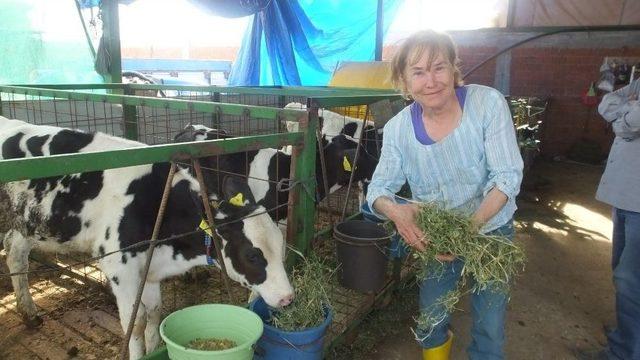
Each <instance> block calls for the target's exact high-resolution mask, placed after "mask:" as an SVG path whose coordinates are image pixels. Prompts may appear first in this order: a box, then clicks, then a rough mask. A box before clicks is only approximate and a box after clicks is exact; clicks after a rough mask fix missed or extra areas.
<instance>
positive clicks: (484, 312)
mask: <svg viewBox="0 0 640 360" xmlns="http://www.w3.org/2000/svg"><path fill="white" fill-rule="evenodd" d="M489 234H491V235H502V236H506V237H507V238H509V239H510V240H513V235H514V230H513V221H509V222H508V223H507V224H505V225H503V226H502V227H500V228H498V229H496V230H494V231H491V232H490V233H489ZM463 265H464V262H463V261H462V260H460V259H456V260H454V261H452V262H444V263H443V264H442V268H443V269H442V270H443V271H442V272H440V269H438V270H436V271H437V272H438V276H434V277H430V278H427V279H425V280H424V281H423V282H422V283H421V284H420V309H421V310H423V311H424V310H425V309H429V310H430V312H431V313H432V314H442V316H443V317H444V320H443V321H441V322H440V323H439V324H438V325H436V326H435V327H434V328H433V329H432V331H431V333H430V334H425V333H421V332H420V331H418V332H417V335H418V337H419V338H421V339H422V340H421V341H420V345H421V346H422V347H423V348H432V347H437V346H440V345H442V344H444V343H445V342H446V341H447V339H448V334H447V331H448V330H449V320H450V315H449V314H446V313H445V310H444V308H443V307H440V308H439V309H438V307H435V306H433V304H435V303H436V302H437V300H438V298H440V297H441V296H442V295H444V294H446V293H447V292H449V291H451V290H455V289H456V287H457V284H458V280H459V279H460V273H461V271H462V267H463ZM507 301H508V294H504V293H499V292H494V291H491V290H484V291H479V292H477V293H475V292H474V293H472V294H471V314H472V316H473V327H472V328H471V338H472V342H471V344H470V345H469V347H468V348H467V352H468V354H469V358H470V359H483V360H486V359H503V358H504V354H503V351H502V348H503V345H504V318H505V312H506V308H507ZM427 335H428V336H427Z"/></svg>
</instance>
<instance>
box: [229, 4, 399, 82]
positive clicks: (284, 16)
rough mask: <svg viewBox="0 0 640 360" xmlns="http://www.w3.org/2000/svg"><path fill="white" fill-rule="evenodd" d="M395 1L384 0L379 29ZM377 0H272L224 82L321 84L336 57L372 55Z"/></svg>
mask: <svg viewBox="0 0 640 360" xmlns="http://www.w3.org/2000/svg"><path fill="white" fill-rule="evenodd" d="M401 2H402V1H401V0H384V10H383V11H384V32H386V30H387V29H388V27H389V24H390V23H391V20H392V19H393V17H394V15H395V13H396V11H397V9H398V7H399V5H400V4H401ZM376 19H377V1H372V0H351V1H319V0H315V1H314V0H272V1H271V3H270V4H269V6H268V7H267V8H266V9H264V10H263V11H261V12H259V13H257V14H256V15H254V18H253V22H252V24H251V26H250V28H249V29H247V32H246V33H245V37H244V39H243V44H242V48H241V49H240V53H239V54H238V58H237V60H236V62H235V63H234V67H233V69H232V71H231V75H230V78H229V84H230V85H243V86H248V85H252V86H253V85H302V86H316V85H326V84H327V83H328V82H329V79H330V78H331V74H332V73H333V70H334V69H335V67H336V64H337V63H338V62H339V61H370V60H373V58H374V52H375V40H376Z"/></svg>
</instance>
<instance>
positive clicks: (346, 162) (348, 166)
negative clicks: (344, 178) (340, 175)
mask: <svg viewBox="0 0 640 360" xmlns="http://www.w3.org/2000/svg"><path fill="white" fill-rule="evenodd" d="M342 167H343V168H344V171H351V164H350V163H349V159H347V155H345V156H344V157H343V158H342Z"/></svg>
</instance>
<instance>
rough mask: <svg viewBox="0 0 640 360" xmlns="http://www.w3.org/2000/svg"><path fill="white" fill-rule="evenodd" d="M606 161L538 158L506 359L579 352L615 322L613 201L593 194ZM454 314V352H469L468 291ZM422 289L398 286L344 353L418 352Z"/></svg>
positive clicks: (522, 232)
mask: <svg viewBox="0 0 640 360" xmlns="http://www.w3.org/2000/svg"><path fill="white" fill-rule="evenodd" d="M602 171H603V169H602V167H598V166H589V165H581V164H574V163H564V162H563V163H544V162H542V163H539V164H537V165H536V167H535V169H534V175H535V176H532V178H534V179H536V181H535V182H536V183H538V184H539V185H540V184H542V185H543V186H537V187H536V188H534V189H533V190H531V191H527V192H525V193H523V195H522V196H521V197H520V200H519V204H518V206H519V210H518V212H517V214H516V220H517V226H518V233H517V236H516V242H518V243H519V244H521V245H522V246H524V248H525V250H526V254H527V259H528V261H527V266H526V270H525V272H524V274H523V275H522V276H521V277H520V278H518V280H517V283H516V284H515V287H514V289H513V291H512V296H511V302H510V303H509V308H508V314H507V324H506V334H507V338H506V346H505V352H506V358H507V359H527V360H529V359H574V358H575V356H574V355H573V351H574V349H576V348H596V347H599V346H602V344H604V343H605V337H604V333H603V325H605V324H612V323H613V322H614V302H613V286H612V284H611V269H610V265H609V262H610V256H611V255H610V252H611V228H612V225H611V221H610V208H609V207H608V206H606V205H604V204H602V203H599V202H598V201H596V200H595V199H594V194H595V191H596V187H597V184H598V181H599V178H600V175H601V174H602ZM459 307H460V308H461V310H459V311H457V312H456V313H454V315H453V320H452V326H453V328H454V331H455V336H456V338H455V341H454V345H453V351H452V358H453V359H466V358H467V355H466V352H465V348H466V346H468V344H469V343H470V335H469V329H470V324H471V316H470V313H469V303H468V299H465V300H463V301H461V304H460V306H459ZM416 315H417V290H416V287H415V286H410V287H408V288H406V289H404V290H403V291H401V292H400V293H399V294H398V295H397V296H396V297H395V298H394V299H393V301H392V303H391V304H390V306H389V307H387V308H386V309H384V310H381V311H378V312H376V313H374V314H372V315H371V316H370V318H369V319H368V320H367V321H366V322H365V323H364V324H363V325H362V326H361V327H360V328H359V335H358V337H357V338H356V340H355V342H354V343H352V344H351V345H350V346H343V347H341V348H338V349H336V350H335V352H334V353H333V354H332V357H333V358H336V359H342V358H349V359H358V358H362V359H389V360H390V359H403V360H404V359H406V360H411V359H420V358H421V357H420V349H419V348H418V346H417V344H416V343H415V342H414V341H413V335H412V333H411V331H410V328H411V327H413V326H414V320H413V317H414V316H416Z"/></svg>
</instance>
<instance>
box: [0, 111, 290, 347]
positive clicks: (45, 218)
mask: <svg viewBox="0 0 640 360" xmlns="http://www.w3.org/2000/svg"><path fill="white" fill-rule="evenodd" d="M0 144H1V151H2V153H1V157H0V159H15V158H24V157H34V156H47V155H55V154H64V153H76V152H90V151H101V150H109V149H122V148H131V147H137V146H145V145H144V144H141V143H137V142H133V141H129V140H125V139H121V138H117V137H112V136H109V135H105V134H102V133H91V134H90V133H83V132H79V131H74V130H69V129H62V128H57V127H50V126H36V125H30V124H27V123H24V122H22V121H18V120H8V119H5V118H2V117H0ZM169 167H170V165H169V164H168V163H159V164H153V165H143V166H134V167H127V168H120V169H110V170H104V171H94V172H87V173H82V174H74V175H67V176H56V177H50V178H45V179H36V180H29V181H16V182H11V183H6V184H0V200H1V201H2V202H1V203H0V210H1V211H3V212H11V214H12V215H11V216H8V217H7V216H3V217H0V219H4V221H9V222H10V223H9V224H0V230H3V231H4V232H5V233H4V234H0V236H1V237H3V238H4V247H5V250H6V253H7V265H8V267H9V269H10V271H11V272H24V271H27V270H28V267H29V262H28V255H29V252H30V251H31V250H32V249H40V250H44V251H55V252H67V251H81V252H85V253H89V254H91V255H93V256H98V255H102V254H106V253H110V252H112V251H118V250H121V252H119V253H116V254H114V255H109V256H106V257H104V258H101V259H100V260H99V261H98V265H99V267H100V269H101V270H102V271H103V272H104V273H105V275H106V276H107V278H108V279H109V281H110V283H111V288H112V290H113V293H114V295H115V297H116V301H117V305H118V311H119V315H120V322H121V325H122V327H123V329H124V330H126V329H127V326H128V322H129V319H130V315H131V312H132V305H133V302H134V300H135V294H136V291H137V288H138V285H139V282H140V279H141V277H140V273H141V271H142V268H143V266H144V262H145V251H146V249H147V245H144V246H140V247H137V248H135V249H127V250H122V249H124V248H126V247H129V246H131V245H134V244H136V243H138V242H140V241H142V240H146V239H150V238H151V233H152V230H153V226H154V222H155V218H156V214H157V211H158V209H159V206H160V201H161V197H162V193H163V189H164V184H165V182H166V179H167V175H168V170H169ZM220 189H221V191H220V192H216V193H213V192H210V199H211V200H217V201H218V202H219V207H218V208H217V209H216V210H215V218H216V221H217V223H218V224H219V226H218V227H217V228H216V232H217V233H218V234H219V235H220V237H221V238H222V242H223V251H222V252H223V258H224V259H223V261H224V263H225V265H226V269H227V272H228V274H229V276H230V277H231V278H232V279H233V280H235V281H237V282H239V283H241V284H242V285H244V286H246V287H248V288H250V289H252V290H254V291H256V292H258V293H259V294H260V295H261V296H262V297H263V298H264V299H265V301H266V302H267V303H268V304H269V305H271V306H275V307H280V306H285V305H288V304H289V303H290V302H291V301H292V298H293V289H292V288H291V285H290V283H289V280H288V278H287V274H286V272H285V269H284V265H283V257H284V253H285V242H284V240H283V237H282V233H281V232H280V231H279V229H278V227H277V226H276V224H275V223H274V222H273V220H272V219H271V218H270V217H269V216H268V215H267V214H266V213H265V212H264V208H263V207H262V206H261V205H259V204H256V203H255V200H254V198H253V196H252V195H251V191H250V190H249V187H248V186H247V184H246V182H242V181H239V180H237V179H235V178H231V177H227V178H226V179H224V180H223V181H222V182H221V184H220ZM198 194H199V184H198V182H197V181H195V180H194V178H193V177H192V176H191V175H190V174H189V173H188V171H187V170H185V169H179V170H178V171H177V172H176V175H175V178H174V180H173V183H172V188H171V193H170V195H169V200H168V206H167V208H166V211H165V215H164V221H163V224H162V227H161V230H160V234H159V238H161V239H162V238H166V237H170V236H175V235H179V234H187V233H192V232H193V231H194V230H196V229H198V226H199V224H200V222H201V220H202V202H201V200H200V198H199V195H198ZM217 194H220V196H218V195H217ZM238 194H242V196H238ZM240 198H242V201H237V200H238V199H240ZM229 199H235V201H228V200H229ZM206 250H207V249H206V246H205V243H204V236H203V235H202V234H201V233H193V234H189V235H186V236H182V237H179V238H177V239H176V240H173V241H171V242H164V243H160V244H158V246H157V247H156V250H155V252H154V256H153V260H152V262H151V267H150V269H149V276H148V278H147V282H146V284H145V288H144V292H143V295H142V304H141V306H140V310H139V312H138V313H137V317H136V320H135V326H134V331H133V336H132V338H131V342H130V343H129V356H130V358H132V359H136V358H139V357H141V356H142V355H144V353H145V350H146V351H147V352H149V351H151V350H153V349H154V348H155V347H156V346H157V345H158V343H159V337H158V325H159V321H160V310H161V297H160V281H162V280H163V279H165V278H167V277H170V276H174V275H178V274H181V273H184V272H185V271H187V270H189V269H190V268H192V267H194V266H197V265H206V264H207V257H206ZM214 253H215V252H214ZM214 256H215V255H214ZM218 260H219V259H218ZM11 280H12V283H13V287H14V290H15V292H16V298H17V307H18V310H19V311H20V313H22V314H23V317H24V319H25V321H26V323H27V324H29V325H31V326H37V325H39V324H40V322H41V321H42V320H41V319H39V317H38V315H37V309H36V306H35V304H34V302H33V299H32V298H31V296H30V294H29V289H28V288H29V284H28V279H27V276H26V275H15V276H12V278H11ZM145 324H146V327H145Z"/></svg>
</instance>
